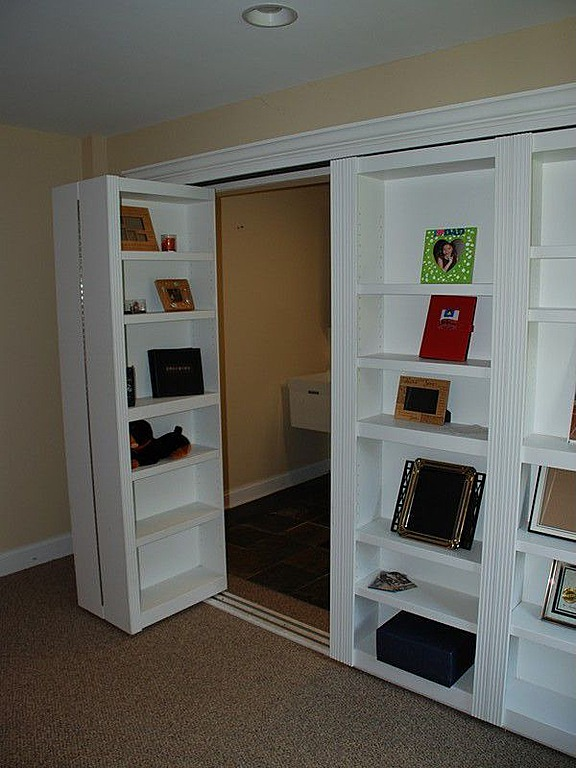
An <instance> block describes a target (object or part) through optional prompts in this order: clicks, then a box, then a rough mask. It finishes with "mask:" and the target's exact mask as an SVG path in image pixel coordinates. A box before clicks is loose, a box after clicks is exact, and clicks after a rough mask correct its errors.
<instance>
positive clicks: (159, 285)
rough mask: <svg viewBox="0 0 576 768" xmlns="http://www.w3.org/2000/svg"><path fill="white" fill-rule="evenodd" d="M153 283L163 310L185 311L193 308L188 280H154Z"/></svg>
mask: <svg viewBox="0 0 576 768" xmlns="http://www.w3.org/2000/svg"><path fill="white" fill-rule="evenodd" d="M154 285H155V286H156V290H157V291H158V296H159V297H160V301H161V302H162V306H163V307H164V311H165V312H187V311H190V310H193V309H194V299H193V298H192V293H191V291H190V284H189V283H188V280H181V279H174V280H155V281H154Z"/></svg>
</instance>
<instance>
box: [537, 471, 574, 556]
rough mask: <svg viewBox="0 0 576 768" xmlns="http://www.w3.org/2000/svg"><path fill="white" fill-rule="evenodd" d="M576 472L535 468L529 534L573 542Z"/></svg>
mask: <svg viewBox="0 0 576 768" xmlns="http://www.w3.org/2000/svg"><path fill="white" fill-rule="evenodd" d="M575 500H576V472H571V471H570V470H568V469H558V468H556V467H538V475H537V478H536V488H535V490H534V497H533V501H532V509H531V510H530V519H529V520H528V530H529V531H530V532H532V533H540V534H543V535H545V536H555V537H556V538H559V539H569V540H571V541H576V501H575Z"/></svg>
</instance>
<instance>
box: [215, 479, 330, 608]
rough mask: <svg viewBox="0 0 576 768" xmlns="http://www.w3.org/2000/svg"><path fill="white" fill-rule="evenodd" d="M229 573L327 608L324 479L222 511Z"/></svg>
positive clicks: (327, 519) (326, 487) (327, 521)
mask: <svg viewBox="0 0 576 768" xmlns="http://www.w3.org/2000/svg"><path fill="white" fill-rule="evenodd" d="M226 549H227V557H228V571H229V573H231V574H233V575H235V576H238V577H240V578H242V579H245V580H247V581H251V582H254V583H256V584H260V585H261V586H263V587H266V588H268V589H271V590H274V591H275V592H280V593H282V594H285V595H290V596H291V597H294V598H296V599H298V600H301V601H303V602H306V603H311V604H312V605H316V606H318V607H320V608H324V609H329V594H330V588H329V585H330V476H329V475H323V476H322V477H319V478H316V479H314V480H309V481H308V482H306V483H302V484H301V485H297V486H294V487H292V488H287V489H285V490H283V491H279V492H278V493H274V494H272V495H271V496H265V497H263V498H261V499H257V500H256V501H252V502H249V503H247V504H242V505H240V506H238V507H234V508H233V509H229V510H227V511H226Z"/></svg>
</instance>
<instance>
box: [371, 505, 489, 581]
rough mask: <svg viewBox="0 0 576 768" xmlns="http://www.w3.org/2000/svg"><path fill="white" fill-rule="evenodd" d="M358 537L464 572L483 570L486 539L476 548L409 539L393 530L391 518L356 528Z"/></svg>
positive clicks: (475, 542) (373, 521) (477, 542)
mask: <svg viewBox="0 0 576 768" xmlns="http://www.w3.org/2000/svg"><path fill="white" fill-rule="evenodd" d="M356 540H357V541H358V542H360V543H363V544H371V545H372V546H376V547H381V548H383V549H389V550H394V551H396V552H402V553H403V554H405V555H409V556H410V557H418V558H421V559H422V560H430V561H432V562H436V563H442V564H445V565H449V566H451V567H453V568H458V569H460V570H462V571H471V572H473V573H479V572H480V564H481V562H482V542H481V541H474V543H473V545H472V549H470V550H466V549H446V548H444V547H439V546H437V545H434V544H427V543H426V542H423V541H417V540H416V539H406V538H403V537H402V536H399V535H398V533H396V532H395V531H391V530H390V520H387V519H384V518H379V519H378V520H372V521H371V522H370V523H368V524H367V525H363V526H362V527H361V528H359V529H358V530H357V531H356Z"/></svg>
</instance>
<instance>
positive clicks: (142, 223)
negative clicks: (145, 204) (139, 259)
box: [120, 205, 158, 251]
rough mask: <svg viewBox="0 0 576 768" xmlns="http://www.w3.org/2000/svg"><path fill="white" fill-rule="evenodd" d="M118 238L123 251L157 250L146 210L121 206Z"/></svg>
mask: <svg viewBox="0 0 576 768" xmlns="http://www.w3.org/2000/svg"><path fill="white" fill-rule="evenodd" d="M120 236H121V239H122V250H123V251H157V250H158V242H157V241H156V235H155V234H154V227H153V226H152V219H151V218H150V211H149V210H148V208H137V207H135V206H132V205H123V206H121V207H120Z"/></svg>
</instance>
